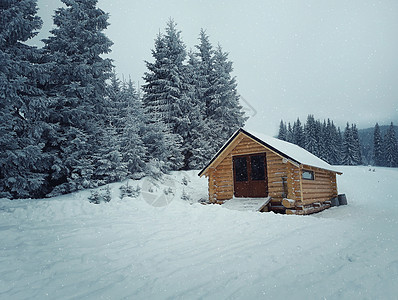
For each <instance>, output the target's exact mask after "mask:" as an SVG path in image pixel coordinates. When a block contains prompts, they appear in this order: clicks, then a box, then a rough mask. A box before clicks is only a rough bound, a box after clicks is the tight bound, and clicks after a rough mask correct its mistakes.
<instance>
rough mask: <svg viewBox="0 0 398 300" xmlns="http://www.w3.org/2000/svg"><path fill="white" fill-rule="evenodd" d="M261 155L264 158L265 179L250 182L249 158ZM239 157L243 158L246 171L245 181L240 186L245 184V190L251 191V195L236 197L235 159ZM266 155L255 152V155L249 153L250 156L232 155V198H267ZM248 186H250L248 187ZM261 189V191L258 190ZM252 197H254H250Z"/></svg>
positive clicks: (250, 167)
mask: <svg viewBox="0 0 398 300" xmlns="http://www.w3.org/2000/svg"><path fill="white" fill-rule="evenodd" d="M259 155H263V156H264V175H265V178H264V180H252V178H251V177H252V172H251V171H252V166H251V159H250V157H252V156H259ZM239 157H245V158H246V165H247V167H246V170H247V179H248V180H247V181H243V182H242V184H244V183H245V182H246V184H247V185H248V186H247V189H248V190H251V192H252V194H250V192H249V193H247V195H242V194H238V195H236V192H237V181H236V169H235V158H239ZM267 169H268V168H267V153H266V152H257V153H250V154H238V155H232V173H233V184H234V197H237V198H264V197H268V194H269V191H268V170H267ZM250 185H252V186H251V187H250ZM263 187H264V188H265V190H262V188H263ZM260 189H261V190H260ZM259 190H260V191H259ZM252 195H254V196H252Z"/></svg>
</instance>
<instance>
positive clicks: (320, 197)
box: [301, 166, 338, 205]
mask: <svg viewBox="0 0 398 300" xmlns="http://www.w3.org/2000/svg"><path fill="white" fill-rule="evenodd" d="M303 170H310V171H313V172H314V176H315V179H314V180H307V179H302V187H303V201H302V203H301V204H302V205H309V204H313V203H316V202H320V203H323V202H325V201H328V200H330V199H331V198H333V197H337V193H338V192H337V183H336V173H334V172H331V171H326V170H322V169H318V168H314V167H310V166H303Z"/></svg>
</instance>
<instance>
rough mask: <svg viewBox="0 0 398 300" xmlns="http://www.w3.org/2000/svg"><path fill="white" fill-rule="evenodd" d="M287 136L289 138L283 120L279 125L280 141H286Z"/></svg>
mask: <svg viewBox="0 0 398 300" xmlns="http://www.w3.org/2000/svg"><path fill="white" fill-rule="evenodd" d="M286 136H287V127H286V123H285V122H283V120H281V122H280V123H279V131H278V139H280V140H282V141H286Z"/></svg>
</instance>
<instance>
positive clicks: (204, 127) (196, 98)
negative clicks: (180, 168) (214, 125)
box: [182, 51, 212, 169]
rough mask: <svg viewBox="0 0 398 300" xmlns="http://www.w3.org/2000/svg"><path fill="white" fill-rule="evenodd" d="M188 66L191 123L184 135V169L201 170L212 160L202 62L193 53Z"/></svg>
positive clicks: (188, 115)
mask: <svg viewBox="0 0 398 300" xmlns="http://www.w3.org/2000/svg"><path fill="white" fill-rule="evenodd" d="M188 57H189V59H188V64H187V65H186V70H185V75H186V81H187V83H188V84H189V91H188V93H187V96H188V98H189V107H187V109H186V115H187V117H188V120H189V123H188V124H186V125H187V131H186V133H185V134H184V135H183V138H184V144H183V147H182V150H183V154H184V169H199V168H201V167H203V166H204V163H205V162H207V161H209V160H210V158H211V155H212V153H211V151H209V149H210V141H209V140H208V138H207V136H208V134H209V132H210V128H209V127H208V124H207V123H206V122H205V109H206V104H205V102H204V101H202V99H203V95H204V91H205V88H204V86H205V84H204V83H203V82H204V78H203V76H202V74H201V72H200V61H199V59H198V58H197V57H196V54H195V53H194V52H192V51H190V53H189V54H188Z"/></svg>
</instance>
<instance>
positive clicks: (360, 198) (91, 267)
mask: <svg viewBox="0 0 398 300" xmlns="http://www.w3.org/2000/svg"><path fill="white" fill-rule="evenodd" d="M341 170H342V171H343V172H344V174H343V175H342V176H339V192H341V193H342V192H343V193H346V194H347V198H348V201H349V205H347V206H343V207H336V208H331V209H329V210H326V211H324V212H322V213H319V214H316V215H311V216H287V215H277V214H274V213H258V212H249V211H235V210H229V209H226V208H224V207H222V206H219V205H201V204H196V203H195V204H192V205H191V204H190V203H193V202H196V201H198V200H199V199H200V198H203V197H205V196H206V193H207V185H206V180H205V179H200V178H198V177H197V176H196V173H195V172H176V173H173V174H172V175H171V176H169V177H168V178H165V179H164V180H163V181H162V182H155V183H153V182H151V181H149V180H147V179H144V180H141V181H140V182H135V183H132V182H131V183H132V184H133V185H139V186H141V187H142V188H143V192H142V194H141V196H139V197H138V198H124V199H123V200H121V199H119V198H118V195H119V190H118V186H119V185H120V184H114V185H112V193H113V199H112V201H111V202H110V203H102V204H100V205H94V204H90V203H89V202H88V200H87V197H88V195H89V194H90V193H89V192H88V191H83V192H80V193H76V194H73V195H68V196H62V197H57V198H52V199H44V200H14V201H9V200H0V240H1V244H0V299H46V298H48V299H179V298H184V299H226V298H228V299H258V298H268V299H289V298H290V299H291V298H294V299H320V298H326V299H375V298H377V299H395V298H396V295H397V293H398V286H397V285H396V282H397V281H398V241H397V238H396V237H397V228H398V192H397V189H396V183H397V182H398V170H397V169H384V168H376V169H375V172H373V171H372V170H373V168H372V169H371V171H369V168H367V167H341ZM154 184H156V185H154ZM169 187H171V189H169ZM164 191H166V193H167V195H166V193H165V192H164ZM148 195H151V196H148ZM163 195H166V196H167V197H164V198H163ZM182 195H184V197H183V198H184V199H186V201H183V200H181V199H180V198H181V196H182ZM155 200H156V201H155ZM166 204H167V205H166Z"/></svg>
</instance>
